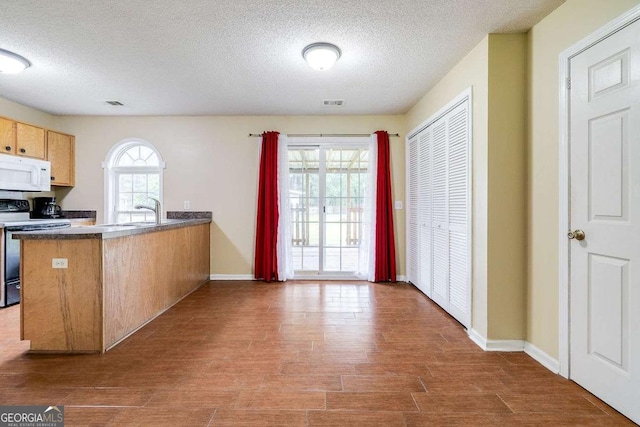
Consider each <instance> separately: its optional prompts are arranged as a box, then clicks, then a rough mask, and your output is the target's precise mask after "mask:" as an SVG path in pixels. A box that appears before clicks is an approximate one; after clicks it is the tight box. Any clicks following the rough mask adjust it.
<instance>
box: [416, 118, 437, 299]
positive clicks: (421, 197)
mask: <svg viewBox="0 0 640 427" xmlns="http://www.w3.org/2000/svg"><path fill="white" fill-rule="evenodd" d="M418 138H419V143H418V152H419V154H418V158H419V159H420V160H419V163H418V165H419V166H418V186H419V190H418V222H419V224H420V228H419V229H418V232H419V236H418V241H419V245H420V248H419V252H420V269H419V272H418V281H417V282H414V283H415V285H416V286H417V288H418V289H420V290H421V291H422V292H424V294H425V295H426V296H428V297H429V298H431V290H432V283H431V282H432V278H431V271H432V259H431V257H432V251H431V246H432V244H433V242H432V240H431V239H432V237H431V235H432V233H431V191H432V188H431V129H425V130H424V131H423V132H422V133H420V135H419V136H418Z"/></svg>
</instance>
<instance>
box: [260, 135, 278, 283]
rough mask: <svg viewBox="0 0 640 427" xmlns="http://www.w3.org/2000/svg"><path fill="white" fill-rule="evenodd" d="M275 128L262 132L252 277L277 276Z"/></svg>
mask: <svg viewBox="0 0 640 427" xmlns="http://www.w3.org/2000/svg"><path fill="white" fill-rule="evenodd" d="M278 135H279V133H278V132H264V133H263V134H262V154H261V156H260V176H259V185H258V220H257V226H256V253H255V273H254V276H255V278H256V279H261V280H265V281H267V282H270V281H272V280H278V253H277V250H276V246H277V243H278Z"/></svg>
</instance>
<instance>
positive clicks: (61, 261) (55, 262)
mask: <svg viewBox="0 0 640 427" xmlns="http://www.w3.org/2000/svg"><path fill="white" fill-rule="evenodd" d="M51 267H53V268H69V260H68V259H67V258H53V259H52V261H51Z"/></svg>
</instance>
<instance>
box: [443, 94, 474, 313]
mask: <svg viewBox="0 0 640 427" xmlns="http://www.w3.org/2000/svg"><path fill="white" fill-rule="evenodd" d="M467 104H468V103H464V104H462V105H460V106H458V107H457V108H455V109H454V110H453V111H451V112H450V113H449V114H448V116H447V134H448V148H449V156H448V160H449V161H448V189H449V191H448V197H449V199H448V202H449V203H448V219H449V226H448V229H449V251H448V252H449V308H448V310H449V312H450V313H451V315H453V317H455V318H456V319H458V320H459V321H460V322H462V323H463V324H465V325H468V324H469V323H470V320H471V319H470V312H471V311H470V307H468V300H469V286H470V285H469V282H470V281H469V273H470V272H469V271H468V270H469V255H470V254H469V218H468V216H469V215H468V209H469V206H468V199H469V197H468V188H467V187H468V170H469V167H468V161H469V158H468V152H469V149H468V140H469V135H468V128H469V127H468V113H467V108H468V105H467Z"/></svg>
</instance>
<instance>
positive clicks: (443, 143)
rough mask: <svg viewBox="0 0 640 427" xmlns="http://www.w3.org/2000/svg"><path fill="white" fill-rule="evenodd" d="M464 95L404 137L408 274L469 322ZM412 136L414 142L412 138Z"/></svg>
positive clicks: (467, 142) (467, 124)
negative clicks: (407, 201)
mask: <svg viewBox="0 0 640 427" xmlns="http://www.w3.org/2000/svg"><path fill="white" fill-rule="evenodd" d="M470 129H471V126H470V122H469V100H468V98H466V99H464V100H461V101H460V103H459V104H457V105H456V106H454V107H452V108H451V109H450V110H449V111H447V112H446V113H445V114H443V115H442V116H441V117H439V118H437V119H436V120H435V121H433V122H432V123H431V124H429V125H428V126H427V127H426V128H424V129H422V130H421V131H419V132H418V133H417V134H415V135H414V136H412V138H411V139H410V140H409V147H408V156H409V159H408V165H409V166H408V167H409V172H408V176H407V178H408V180H409V183H408V187H409V212H408V216H409V219H408V221H409V233H408V240H407V246H408V253H409V280H410V281H411V282H412V283H413V284H414V285H415V286H416V287H417V288H418V289H420V290H421V291H422V292H424V293H425V294H426V295H427V296H429V297H430V298H431V299H433V300H434V301H435V302H436V303H438V304H439V305H440V306H441V307H442V308H444V309H445V310H447V311H448V312H449V313H450V314H451V315H452V316H453V317H455V318H456V319H457V320H458V321H460V322H461V323H462V324H463V325H465V326H467V327H469V326H470V324H471V280H470V274H471V260H470V258H471V251H470V245H471V236H470V230H471V227H470V221H471V218H470V215H469V212H470V210H469V203H470V173H471V171H470V135H469V134H470ZM416 142H417V144H416Z"/></svg>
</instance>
